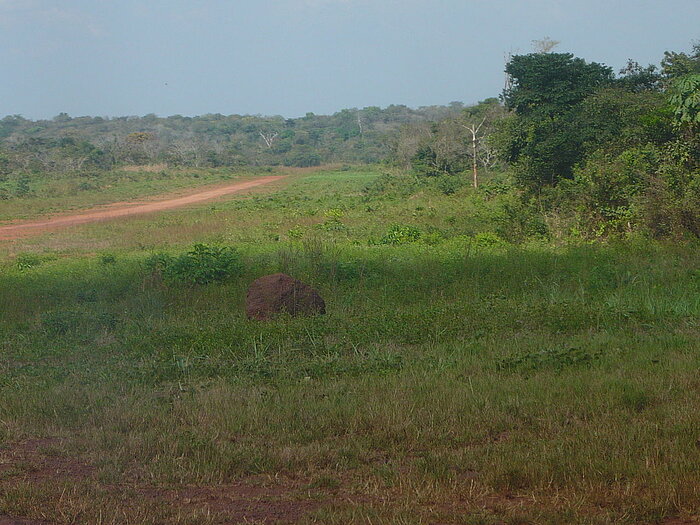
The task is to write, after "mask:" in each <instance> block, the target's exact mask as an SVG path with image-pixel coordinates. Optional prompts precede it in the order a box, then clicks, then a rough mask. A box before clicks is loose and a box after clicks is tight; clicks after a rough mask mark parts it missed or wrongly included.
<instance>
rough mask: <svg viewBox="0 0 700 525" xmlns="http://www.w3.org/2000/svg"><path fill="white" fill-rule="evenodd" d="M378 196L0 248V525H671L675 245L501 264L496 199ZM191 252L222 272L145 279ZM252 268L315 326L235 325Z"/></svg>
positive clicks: (694, 358)
mask: <svg viewBox="0 0 700 525" xmlns="http://www.w3.org/2000/svg"><path fill="white" fill-rule="evenodd" d="M392 184H393V183H392V179H389V178H386V177H384V178H381V177H380V174H379V173H378V172H377V170H374V169H369V168H366V169H350V170H344V171H343V170H338V171H319V172H315V173H314V172H312V173H296V174H294V175H292V176H290V177H289V179H288V180H287V181H286V182H285V185H284V187H281V188H277V189H276V190H275V191H274V192H271V193H267V192H264V191H261V192H258V193H255V194H253V195H245V196H234V197H232V198H230V199H228V200H223V201H217V202H213V203H211V204H208V205H204V206H200V207H196V208H192V209H183V210H179V211H171V212H168V213H163V214H160V215H152V216H142V217H135V218H131V219H128V220H122V221H114V222H105V223H96V224H91V225H83V226H80V227H76V228H74V229H71V230H64V231H57V232H54V233H51V234H45V235H43V236H41V237H35V238H27V239H22V240H18V241H13V242H7V243H4V244H1V245H0V272H1V273H0V523H2V516H3V514H4V515H7V516H13V517H21V518H25V519H31V520H44V521H41V523H45V522H48V523H114V524H117V523H118V524H126V523H129V524H142V523H153V524H155V523H173V524H206V523H278V522H279V523H324V524H355V523H356V524H360V523H362V524H374V525H377V524H406V525H408V524H472V525H477V524H483V525H486V524H497V523H506V524H524V523H533V524H563V523H572V524H608V523H619V524H625V523H627V524H632V523H639V524H653V523H665V524H669V525H670V524H671V523H681V521H674V520H677V519H688V520H692V519H694V518H697V517H698V515H699V514H700V469H698V465H699V464H700V411H698V410H697V408H698V406H700V378H699V376H698V368H699V367H700V337H699V336H700V321H699V319H700V270H699V268H700V265H699V264H698V263H699V262H700V247H698V246H696V245H695V246H694V245H660V244H656V243H652V242H650V241H646V240H643V239H632V240H628V241H625V242H617V243H609V244H597V245H593V244H581V245H558V246H557V245H553V244H550V243H547V242H545V241H544V240H540V241H536V242H535V241H532V242H529V243H526V244H522V245H518V246H515V245H512V244H508V243H506V242H504V241H502V240H501V237H499V236H498V235H497V233H498V232H499V231H500V226H499V225H500V224H501V223H502V221H503V217H504V216H507V215H508V209H509V204H510V203H509V200H508V199H509V197H508V196H507V195H502V194H499V193H498V192H488V191H482V192H480V193H474V192H473V191H472V190H470V189H460V190H458V191H457V192H456V193H454V194H450V195H445V194H444V193H445V192H443V191H440V190H439V189H436V188H433V187H430V186H424V187H408V188H407V187H406V186H399V187H394V186H392ZM485 187H486V188H488V187H489V185H488V184H485ZM268 191H269V190H268ZM0 204H2V206H4V203H0ZM11 213H15V212H8V211H6V209H5V208H3V212H2V213H0V215H4V216H9V215H11ZM197 242H206V243H219V244H223V245H227V246H233V247H235V248H236V249H237V250H238V252H239V254H240V259H241V262H242V268H243V269H242V270H241V272H240V273H239V274H238V275H236V276H234V277H232V278H231V279H229V280H227V281H226V282H224V283H219V284H209V285H203V286H192V285H186V284H181V283H175V282H169V281H163V280H162V279H161V278H160V277H159V276H158V275H157V274H153V273H152V272H150V271H149V270H148V268H147V264H146V261H147V260H148V259H149V257H152V255H153V254H154V253H159V252H167V253H169V254H171V255H177V254H180V253H183V252H185V251H187V250H188V249H189V247H190V246H192V244H194V243H197ZM276 271H284V272H287V273H290V274H291V275H293V276H295V277H297V278H300V279H302V280H305V281H306V282H308V283H309V284H312V285H314V286H316V287H317V288H318V289H319V290H320V292H321V294H322V295H323V296H324V298H325V299H326V303H327V308H328V313H327V315H325V316H322V317H315V318H296V319H294V318H289V317H281V318H279V319H278V320H275V321H272V322H267V323H261V322H254V321H248V320H246V319H245V315H244V312H243V302H244V296H245V290H246V288H247V286H248V284H249V283H250V282H251V281H252V280H253V279H255V278H257V277H259V276H260V275H263V274H265V273H272V272H276ZM37 522H39V521H37ZM30 523H31V522H30ZM689 523H694V522H693V521H689Z"/></svg>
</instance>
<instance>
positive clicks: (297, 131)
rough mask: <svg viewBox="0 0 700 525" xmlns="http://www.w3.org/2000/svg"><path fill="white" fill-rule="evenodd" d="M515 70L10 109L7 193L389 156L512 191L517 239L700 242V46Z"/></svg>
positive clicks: (445, 176)
mask: <svg viewBox="0 0 700 525" xmlns="http://www.w3.org/2000/svg"><path fill="white" fill-rule="evenodd" d="M505 72H506V79H507V82H506V88H505V89H504V91H503V92H502V93H501V95H500V96H499V97H498V98H496V97H494V98H489V99H487V100H484V101H482V102H480V103H478V104H475V105H472V106H464V105H463V104H462V103H460V102H453V103H451V104H449V105H448V106H430V107H422V108H418V109H410V108H408V107H406V106H402V105H392V106H389V107H387V108H384V109H382V108H378V107H367V108H364V109H345V110H342V111H340V112H338V113H336V114H334V115H330V116H320V115H314V114H313V113H308V114H307V115H306V116H304V117H301V118H294V119H285V118H283V117H280V116H276V117H264V116H250V115H245V116H241V115H229V116H225V115H220V114H215V115H203V116H199V117H183V116H180V115H175V116H171V117H167V118H160V117H157V116H155V115H146V116H143V117H118V118H106V117H105V118H102V117H76V118H73V117H70V116H69V115H67V114H60V115H58V116H56V117H54V118H53V119H52V120H39V121H32V120H28V119H25V118H23V117H21V116H17V115H15V116H7V117H5V118H3V119H2V120H0V198H4V199H9V198H14V197H20V198H21V197H23V196H25V195H27V194H28V193H30V192H31V183H32V177H35V176H46V174H51V173H55V174H61V173H64V174H65V173H86V174H90V176H92V177H95V176H99V172H101V171H102V170H114V169H118V168H120V167H124V166H134V165H136V166H141V165H154V164H161V165H163V166H166V165H167V166H170V167H178V166H181V167H196V168H203V167H220V166H279V165H284V166H297V167H308V166H316V165H320V164H327V163H345V164H351V163H377V162H382V163H384V165H385V166H386V167H387V169H386V171H387V172H388V173H393V175H387V177H390V176H394V177H403V179H404V180H405V181H410V183H411V184H413V183H416V182H417V183H419V184H420V183H424V184H432V185H434V186H436V187H438V188H440V189H441V191H443V192H444V193H445V194H454V193H456V192H457V191H458V190H460V189H461V188H463V187H465V186H466V185H469V186H472V187H473V189H474V191H476V192H481V193H480V194H481V195H487V196H488V195H492V194H494V193H508V194H509V195H510V196H512V197H513V198H512V199H511V200H510V201H509V203H508V205H504V208H503V213H504V214H505V215H506V216H507V217H508V220H509V221H510V224H511V229H510V233H509V234H508V235H507V237H509V238H510V239H509V240H514V241H517V240H521V239H525V238H530V237H533V236H546V237H549V238H557V237H566V238H571V237H572V236H573V237H581V238H598V237H606V236H610V235H626V234H629V233H633V232H643V233H644V234H648V235H652V236H655V237H676V238H677V237H683V236H691V237H699V236H700V138H699V137H700V134H699V131H700V44H696V45H695V46H694V47H692V49H691V50H690V51H689V52H671V51H667V52H665V53H664V54H663V57H662V59H661V62H660V65H659V66H655V65H649V66H641V65H640V64H638V63H637V62H635V61H633V60H630V61H629V62H628V64H627V66H626V67H625V68H624V69H623V70H622V71H620V72H619V73H618V74H615V72H614V71H613V70H612V69H611V68H610V67H608V66H606V65H603V64H599V63H596V62H587V61H585V60H584V59H581V58H578V57H575V56H574V55H572V54H570V53H555V52H552V50H551V48H548V49H540V50H538V51H537V52H534V53H530V54H525V55H516V56H513V57H511V59H510V60H509V62H508V63H507V64H506V68H505ZM391 168H394V169H393V170H392V169H391ZM96 174H97V175H96ZM397 174H399V175H397ZM407 174H409V175H412V176H413V177H406V175H407ZM484 176H485V178H484ZM482 178H484V181H483V182H485V187H481V186H482V184H480V183H481V182H482V180H481V179H482ZM465 191H466V190H465Z"/></svg>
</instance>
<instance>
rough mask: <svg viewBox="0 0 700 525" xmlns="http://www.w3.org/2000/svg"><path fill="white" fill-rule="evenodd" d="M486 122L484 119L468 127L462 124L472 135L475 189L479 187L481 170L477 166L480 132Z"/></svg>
mask: <svg viewBox="0 0 700 525" xmlns="http://www.w3.org/2000/svg"><path fill="white" fill-rule="evenodd" d="M484 122H486V117H484V118H483V119H482V120H481V122H480V123H479V124H478V125H477V124H470V125H468V126H467V125H465V124H462V127H463V128H464V129H466V130H468V131H469V132H470V133H471V134H472V170H473V172H474V188H478V187H479V168H478V166H477V154H476V150H477V145H478V135H479V130H480V129H481V126H483V125H484Z"/></svg>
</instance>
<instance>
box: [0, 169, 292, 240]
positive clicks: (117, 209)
mask: <svg viewBox="0 0 700 525" xmlns="http://www.w3.org/2000/svg"><path fill="white" fill-rule="evenodd" d="M284 177H285V176H284V175H270V176H267V177H260V178H257V179H254V180H250V181H246V182H236V183H235V184H227V185H225V186H220V187H217V188H214V189H209V190H206V191H198V192H197V193H193V194H191V195H186V196H183V197H177V198H170V199H166V200H159V201H154V202H148V203H116V204H111V205H109V206H108V207H103V208H99V209H92V210H88V211H86V212H82V213H77V214H73V215H65V216H58V217H51V218H49V219H44V220H38V221H26V222H25V221H23V222H19V223H14V224H8V225H6V226H0V241H6V240H12V239H17V238H19V237H23V236H27V235H36V234H39V233H42V232H45V231H47V230H53V229H57V228H65V227H68V226H75V225H77V224H85V223H87V222H96V221H104V220H107V219H115V218H118V217H127V216H130V215H139V214H143V213H153V212H157V211H164V210H170V209H173V208H180V207H182V206H188V205H190V204H196V203H199V202H204V201H209V200H212V199H216V198H218V197H223V196H225V195H230V194H232V193H239V192H241V191H244V190H248V189H251V188H255V187H256V186H262V185H263V184H269V183H271V182H275V181H277V180H280V179H283V178H284Z"/></svg>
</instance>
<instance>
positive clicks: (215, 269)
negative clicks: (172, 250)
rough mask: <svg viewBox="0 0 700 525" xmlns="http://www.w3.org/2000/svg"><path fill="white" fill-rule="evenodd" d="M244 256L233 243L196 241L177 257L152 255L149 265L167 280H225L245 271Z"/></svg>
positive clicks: (152, 270) (207, 282)
mask: <svg viewBox="0 0 700 525" xmlns="http://www.w3.org/2000/svg"><path fill="white" fill-rule="evenodd" d="M242 267H243V265H242V263H241V257H240V254H239V253H238V251H237V250H235V249H234V248H231V247H229V246H217V245H210V244H195V245H194V246H193V247H192V249H191V250H190V251H188V252H186V253H183V254H182V255H179V256H177V257H172V256H170V255H167V254H163V253H156V254H153V255H151V256H150V257H149V258H148V259H147V260H146V268H147V269H149V270H150V271H151V272H153V273H159V274H161V275H162V276H163V277H164V278H165V279H166V280H168V281H171V282H180V283H188V284H209V283H213V282H221V281H224V280H226V279H228V278H229V277H232V276H233V275H236V274H238V273H240V271H241V270H242Z"/></svg>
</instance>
